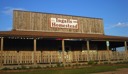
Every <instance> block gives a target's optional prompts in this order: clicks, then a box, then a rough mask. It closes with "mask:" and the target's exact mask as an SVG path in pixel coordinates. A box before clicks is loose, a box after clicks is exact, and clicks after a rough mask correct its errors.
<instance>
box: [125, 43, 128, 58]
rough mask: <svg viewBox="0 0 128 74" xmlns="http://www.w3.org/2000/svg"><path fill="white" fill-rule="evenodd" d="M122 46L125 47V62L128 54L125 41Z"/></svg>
mask: <svg viewBox="0 0 128 74" xmlns="http://www.w3.org/2000/svg"><path fill="white" fill-rule="evenodd" d="M124 45H125V60H127V53H128V52H127V51H128V47H127V41H125V42H124Z"/></svg>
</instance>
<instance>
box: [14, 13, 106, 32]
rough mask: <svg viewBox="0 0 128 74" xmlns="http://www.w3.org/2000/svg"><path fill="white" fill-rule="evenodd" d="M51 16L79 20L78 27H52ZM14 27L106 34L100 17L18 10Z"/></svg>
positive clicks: (30, 29)
mask: <svg viewBox="0 0 128 74" xmlns="http://www.w3.org/2000/svg"><path fill="white" fill-rule="evenodd" d="M50 18H63V19H73V20H77V22H78V29H69V28H52V27H51V24H50ZM13 29H14V30H20V31H42V32H67V33H84V34H104V29H103V20H102V19H100V18H88V17H78V16H68V15H59V14H48V13H38V12H27V11H18V10H15V11H14V13H13Z"/></svg>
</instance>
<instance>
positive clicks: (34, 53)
mask: <svg viewBox="0 0 128 74" xmlns="http://www.w3.org/2000/svg"><path fill="white" fill-rule="evenodd" d="M36 64H37V63H36V39H34V65H36Z"/></svg>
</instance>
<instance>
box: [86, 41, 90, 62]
mask: <svg viewBox="0 0 128 74" xmlns="http://www.w3.org/2000/svg"><path fill="white" fill-rule="evenodd" d="M89 50H90V46H89V41H87V54H88V57H87V58H88V61H90V55H89Z"/></svg>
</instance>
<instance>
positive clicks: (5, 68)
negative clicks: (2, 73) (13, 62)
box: [2, 67, 11, 70]
mask: <svg viewBox="0 0 128 74" xmlns="http://www.w3.org/2000/svg"><path fill="white" fill-rule="evenodd" d="M2 70H11V69H10V68H7V67H4V68H3V69H2Z"/></svg>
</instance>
